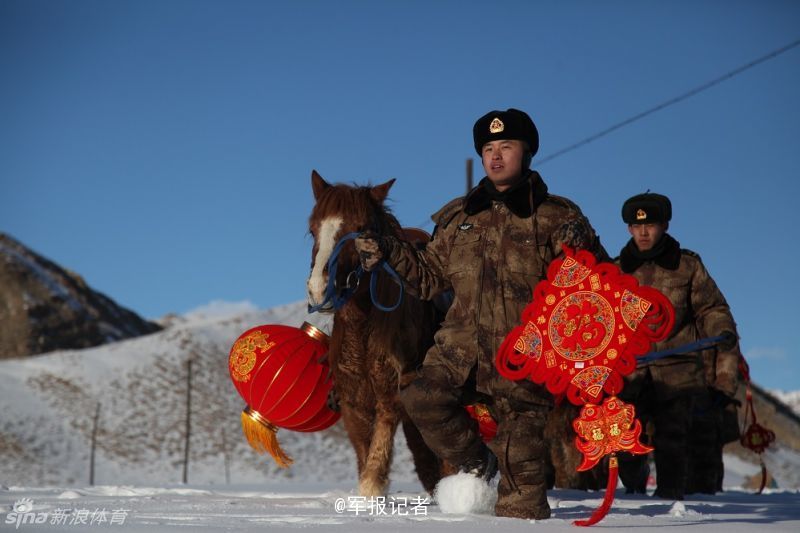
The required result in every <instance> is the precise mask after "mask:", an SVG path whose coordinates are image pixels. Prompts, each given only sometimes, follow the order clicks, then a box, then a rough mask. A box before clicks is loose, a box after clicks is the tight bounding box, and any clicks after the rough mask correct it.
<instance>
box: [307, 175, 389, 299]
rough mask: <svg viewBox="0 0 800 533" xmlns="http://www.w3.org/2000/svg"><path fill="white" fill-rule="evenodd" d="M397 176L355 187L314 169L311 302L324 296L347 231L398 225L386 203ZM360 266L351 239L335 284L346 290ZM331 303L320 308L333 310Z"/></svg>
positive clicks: (342, 254) (382, 229) (379, 229)
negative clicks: (326, 177)
mask: <svg viewBox="0 0 800 533" xmlns="http://www.w3.org/2000/svg"><path fill="white" fill-rule="evenodd" d="M393 183H394V180H389V181H387V182H386V183H384V184H382V185H377V186H375V187H370V186H367V187H356V186H350V185H342V184H336V185H331V184H329V183H328V182H326V181H325V180H324V179H323V178H322V176H320V175H319V174H317V171H316V170H315V171H312V172H311V188H312V189H313V191H314V199H315V200H316V204H315V205H314V209H313V210H312V211H311V216H310V217H309V219H308V230H309V232H310V233H311V235H312V236H313V237H314V247H313V249H312V251H311V274H310V275H309V277H308V282H307V283H306V286H307V288H308V303H309V305H310V306H316V305H319V304H321V303H322V302H323V301H324V300H325V290H326V288H327V286H328V260H329V259H330V257H331V253H332V252H333V250H334V248H335V247H336V244H337V243H338V242H339V240H340V239H341V238H342V237H343V236H344V235H347V234H348V233H353V232H358V233H360V232H362V231H364V230H367V229H373V230H375V231H377V232H381V233H386V232H388V231H393V230H394V229H395V228H396V227H397V221H396V220H395V219H394V217H393V216H392V215H391V214H390V213H389V212H388V210H387V209H386V207H385V206H384V205H383V202H384V200H385V199H386V195H387V194H388V193H389V189H390V188H391V187H392V184H393ZM357 266H358V255H357V254H356V251H355V247H354V246H353V243H352V242H348V243H347V244H345V245H344V246H343V248H342V249H341V251H340V253H339V259H338V267H337V273H336V278H337V279H336V280H335V283H336V287H337V289H338V290H340V291H341V290H343V289H344V288H346V287H347V286H348V275H349V274H350V273H351V272H353V271H354V270H355V269H356V267H357ZM352 284H353V281H352V280H350V285H352ZM332 310H333V308H332V304H331V303H330V302H328V303H326V306H325V307H324V308H323V309H321V311H328V312H330V311H332Z"/></svg>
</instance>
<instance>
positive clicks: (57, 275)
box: [0, 233, 161, 359]
mask: <svg viewBox="0 0 800 533" xmlns="http://www.w3.org/2000/svg"><path fill="white" fill-rule="evenodd" d="M160 329H161V327H160V326H159V325H157V324H154V323H152V322H148V321H146V320H144V319H142V318H141V317H140V316H138V315H137V314H136V313H134V312H132V311H130V310H128V309H125V308H124V307H120V306H119V305H117V304H116V303H115V302H114V301H113V300H112V299H110V298H108V297H107V296H105V295H103V294H101V293H99V292H97V291H95V290H93V289H92V288H91V287H89V286H88V285H87V284H86V282H85V281H84V280H83V278H81V277H80V276H79V275H77V274H74V273H72V272H69V271H68V270H66V269H64V268H62V267H60V266H59V265H57V264H56V263H54V262H53V261H50V260H49V259H47V258H45V257H42V256H41V255H39V254H37V253H36V252H34V251H32V250H30V249H29V248H27V247H26V246H24V245H23V244H22V243H20V242H18V241H16V240H15V239H13V238H12V237H10V236H8V235H6V234H3V233H0V359H5V358H10V357H20V356H25V355H31V354H39V353H44V352H49V351H53V350H64V349H77V348H88V347H90V346H98V345H101V344H105V343H108V342H113V341H118V340H122V339H127V338H131V337H138V336H140V335H145V334H147V333H153V332H155V331H159V330H160Z"/></svg>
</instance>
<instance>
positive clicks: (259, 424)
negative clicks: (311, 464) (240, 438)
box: [242, 406, 294, 468]
mask: <svg viewBox="0 0 800 533" xmlns="http://www.w3.org/2000/svg"><path fill="white" fill-rule="evenodd" d="M242 430H243V431H244V436H245V437H246V438H247V442H249V443H250V446H252V447H253V449H254V450H255V451H257V452H258V453H269V454H270V455H271V456H272V458H273V459H275V462H276V463H278V466H280V467H281V468H288V467H289V466H290V465H291V464H292V463H293V462H294V460H293V459H292V458H291V457H289V456H288V455H287V454H286V452H284V451H283V449H282V448H281V445H280V443H279V442H278V436H277V435H276V433H277V432H278V428H277V427H275V426H274V425H273V424H271V423H270V422H269V420H267V419H266V418H264V417H263V416H261V415H259V414H258V412H257V411H254V410H252V409H251V408H250V407H249V406H248V407H247V408H246V409H245V410H244V411H242Z"/></svg>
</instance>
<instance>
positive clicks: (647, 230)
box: [628, 223, 669, 252]
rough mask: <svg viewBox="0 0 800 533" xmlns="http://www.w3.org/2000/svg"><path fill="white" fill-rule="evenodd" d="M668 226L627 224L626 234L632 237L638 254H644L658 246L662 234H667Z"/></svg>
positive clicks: (659, 224) (660, 224)
mask: <svg viewBox="0 0 800 533" xmlns="http://www.w3.org/2000/svg"><path fill="white" fill-rule="evenodd" d="M668 227H669V224H662V223H658V224H629V225H628V232H629V233H630V234H631V237H633V242H635V243H636V247H637V248H638V249H639V251H640V252H646V251H647V250H650V249H651V248H652V247H653V246H655V245H656V244H658V241H660V240H661V237H663V236H664V233H666V232H667V228H668Z"/></svg>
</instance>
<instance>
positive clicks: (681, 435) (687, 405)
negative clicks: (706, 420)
mask: <svg viewBox="0 0 800 533" xmlns="http://www.w3.org/2000/svg"><path fill="white" fill-rule="evenodd" d="M643 377H644V379H643V381H642V382H640V383H636V384H635V385H634V386H630V387H628V386H627V385H626V390H624V391H623V393H622V394H620V397H621V398H622V399H623V400H625V401H627V402H632V403H633V404H634V406H635V407H636V415H637V417H638V418H639V420H641V422H642V426H643V427H645V428H647V427H652V428H653V430H654V431H653V435H652V436H651V435H647V436H645V435H644V434H643V437H642V441H644V442H645V443H649V444H651V445H653V446H654V447H655V452H653V455H654V458H655V464H656V492H655V494H656V496H659V497H661V498H666V499H672V500H682V499H683V497H684V494H685V487H686V483H687V480H688V473H689V455H690V453H691V450H690V448H689V437H690V431H691V417H692V408H693V405H694V395H693V394H679V393H676V394H669V395H666V396H662V395H661V394H656V393H655V391H656V387H655V386H653V383H652V377H651V376H650V374H649V372H648V373H646V374H644V375H643ZM661 385H662V388H663V386H664V384H661ZM647 460H648V458H647V455H635V456H634V455H630V454H627V453H622V454H620V456H619V475H620V480H621V481H622V483H623V485H625V487H626V489H628V492H639V493H644V492H645V487H646V483H647V476H648V475H649V468H648V467H647Z"/></svg>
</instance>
